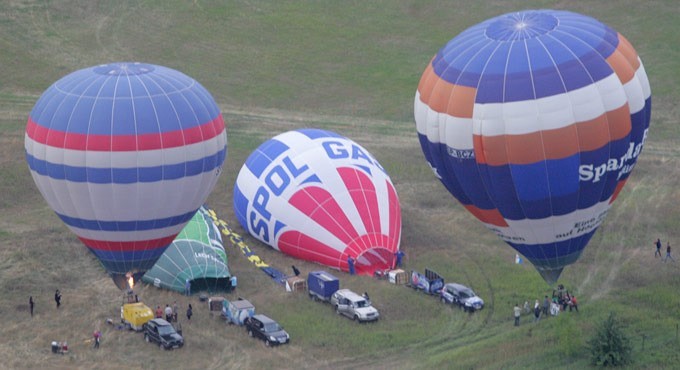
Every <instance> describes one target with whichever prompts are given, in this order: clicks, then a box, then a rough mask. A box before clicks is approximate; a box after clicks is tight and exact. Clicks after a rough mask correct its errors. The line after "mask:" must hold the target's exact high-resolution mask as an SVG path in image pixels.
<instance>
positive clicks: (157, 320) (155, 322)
mask: <svg viewBox="0 0 680 370" xmlns="http://www.w3.org/2000/svg"><path fill="white" fill-rule="evenodd" d="M150 321H153V323H154V324H156V325H158V326H165V325H170V323H169V322H167V321H165V320H164V319H152V320H150Z"/></svg>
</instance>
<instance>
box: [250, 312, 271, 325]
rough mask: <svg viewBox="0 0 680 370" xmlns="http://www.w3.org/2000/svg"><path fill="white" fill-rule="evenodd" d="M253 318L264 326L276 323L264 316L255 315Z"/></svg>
mask: <svg viewBox="0 0 680 370" xmlns="http://www.w3.org/2000/svg"><path fill="white" fill-rule="evenodd" d="M253 318H254V319H257V320H258V321H260V322H262V323H263V324H268V323H272V322H276V321H274V320H272V319H271V318H269V316H265V315H263V314H257V315H254V316H253Z"/></svg>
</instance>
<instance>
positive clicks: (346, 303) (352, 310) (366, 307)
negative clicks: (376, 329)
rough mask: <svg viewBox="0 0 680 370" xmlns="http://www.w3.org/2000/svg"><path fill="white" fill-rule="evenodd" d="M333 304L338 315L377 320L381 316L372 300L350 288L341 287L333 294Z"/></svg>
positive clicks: (361, 319) (355, 318)
mask: <svg viewBox="0 0 680 370" xmlns="http://www.w3.org/2000/svg"><path fill="white" fill-rule="evenodd" d="M331 304H332V305H333V307H335V312H337V313H338V315H345V316H347V317H349V318H351V319H354V320H355V321H359V322H366V321H375V320H378V318H379V317H380V313H379V312H378V310H377V309H376V308H375V307H373V306H371V301H370V300H368V299H366V298H364V297H363V296H360V295H358V294H356V293H354V292H353V291H351V290H349V289H340V290H338V291H337V292H335V293H333V295H332V296H331Z"/></svg>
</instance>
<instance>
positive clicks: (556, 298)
mask: <svg viewBox="0 0 680 370" xmlns="http://www.w3.org/2000/svg"><path fill="white" fill-rule="evenodd" d="M567 309H569V311H570V312H571V311H572V310H574V311H576V312H578V301H577V300H576V296H575V295H573V294H570V293H569V291H568V290H566V289H565V288H564V285H562V284H560V285H558V287H557V290H553V293H552V299H550V298H548V296H547V295H546V296H545V297H544V298H543V302H542V303H541V302H539V301H538V299H537V300H536V302H535V303H534V307H533V309H532V308H531V307H530V305H529V301H525V302H524V314H530V313H532V314H533V315H534V320H533V321H534V322H537V321H539V320H540V319H541V317H544V316H548V315H550V316H557V315H558V314H559V313H560V312H562V311H566V310H567ZM513 316H514V318H515V326H519V322H520V317H521V316H522V308H520V306H519V304H516V305H515V307H514V308H513Z"/></svg>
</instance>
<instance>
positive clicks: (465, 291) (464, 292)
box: [460, 289, 475, 298]
mask: <svg viewBox="0 0 680 370" xmlns="http://www.w3.org/2000/svg"><path fill="white" fill-rule="evenodd" d="M460 296H461V297H463V298H470V297H474V296H475V292H473V291H472V290H470V289H463V290H461V291H460Z"/></svg>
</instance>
